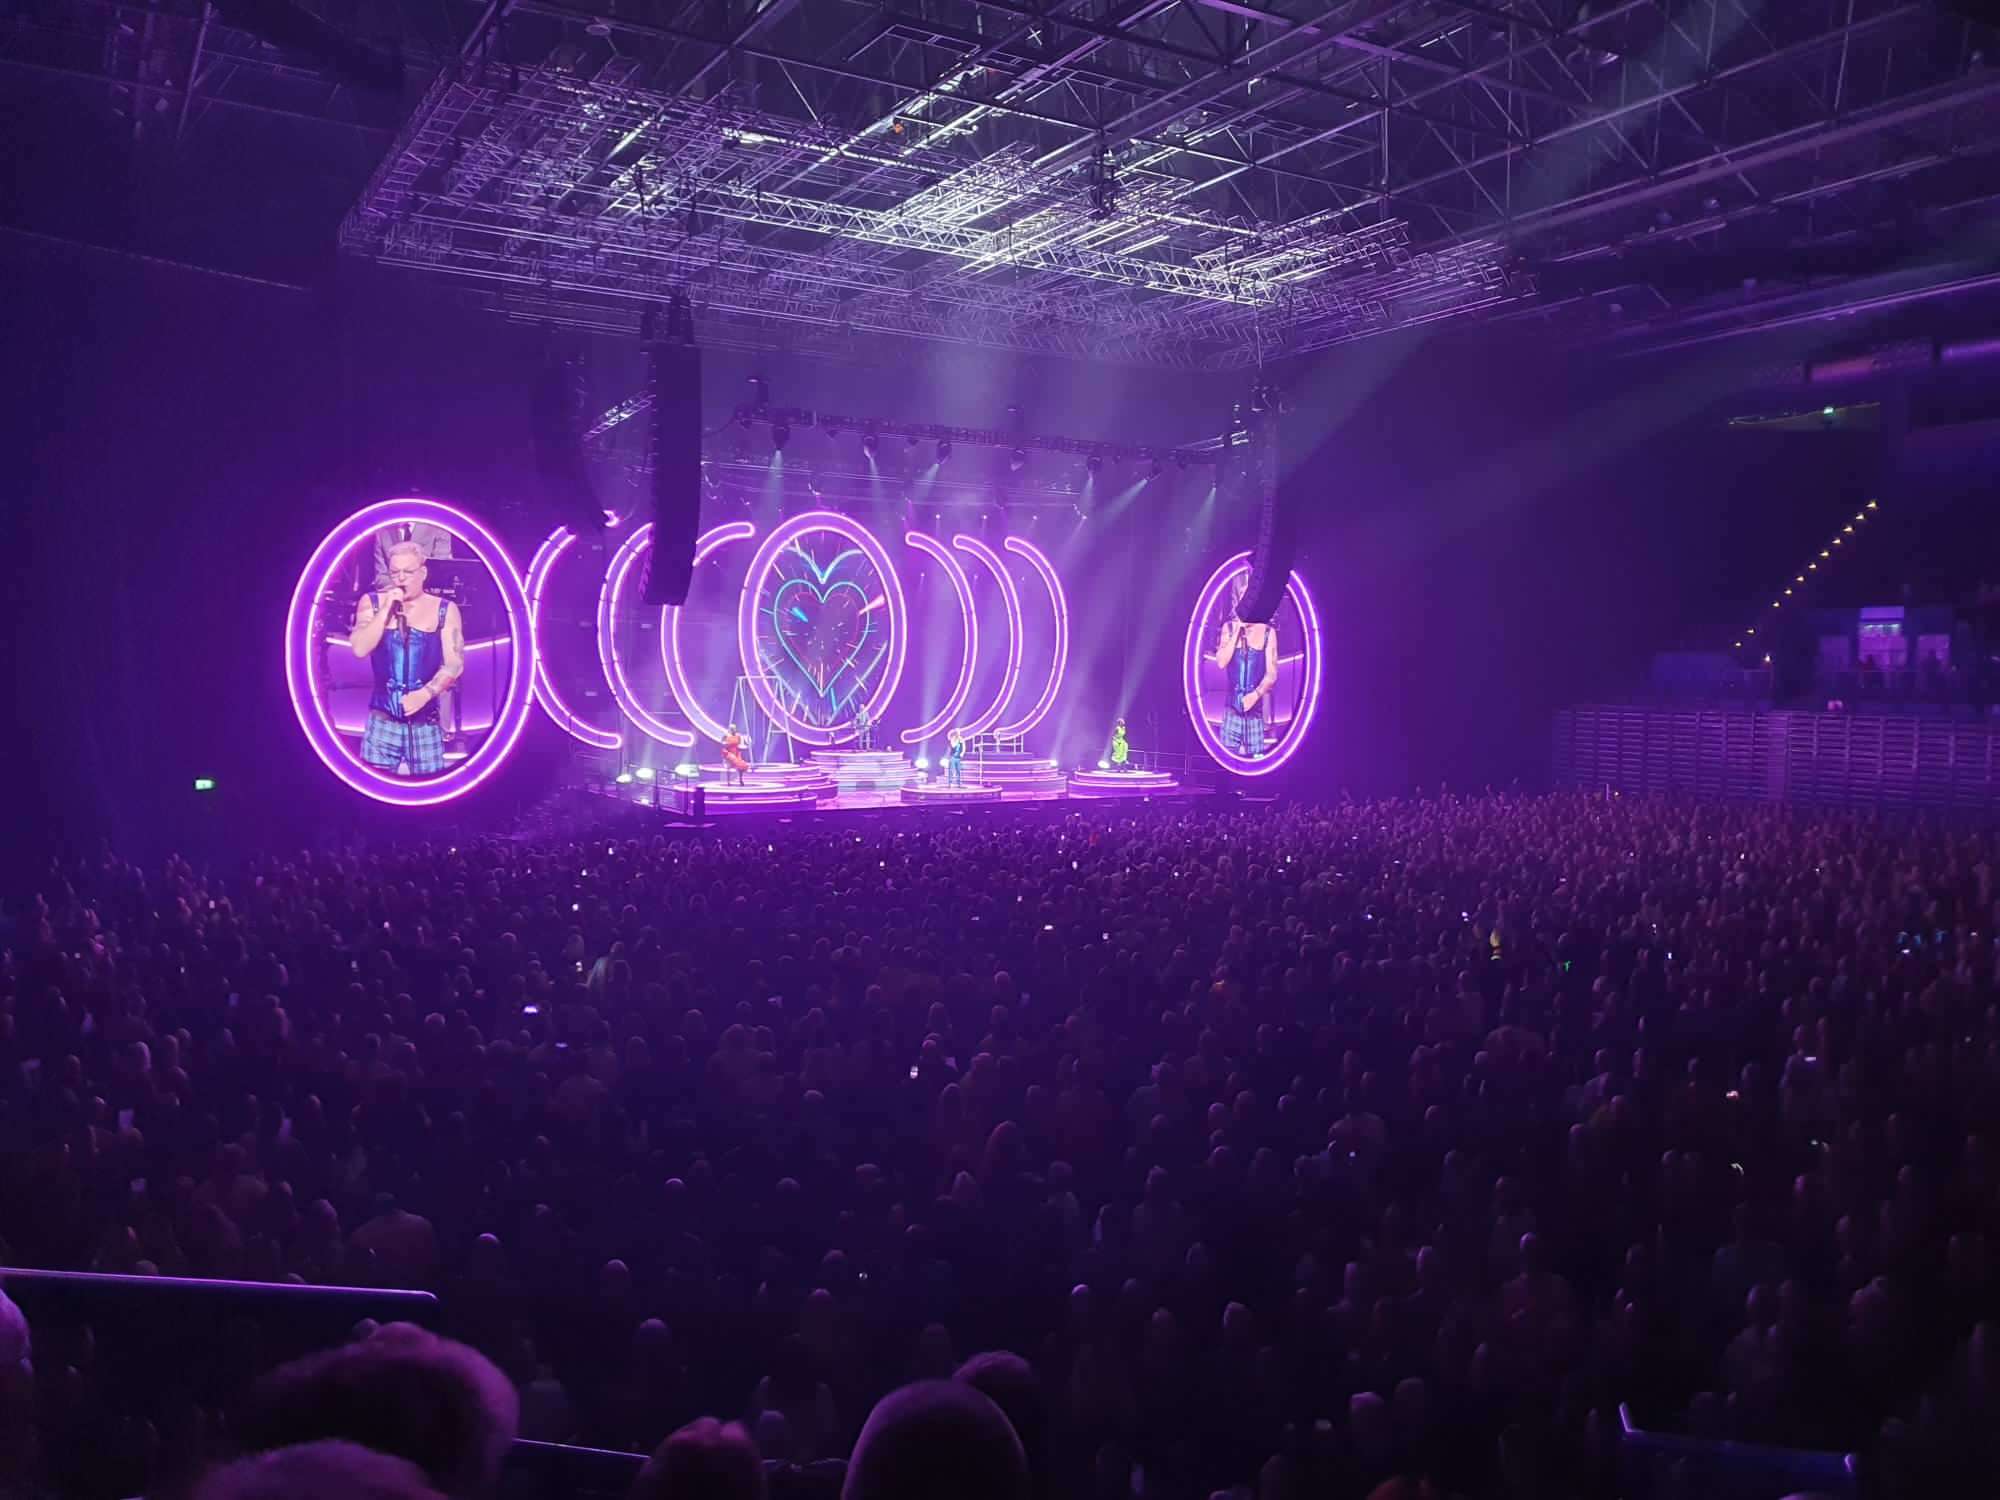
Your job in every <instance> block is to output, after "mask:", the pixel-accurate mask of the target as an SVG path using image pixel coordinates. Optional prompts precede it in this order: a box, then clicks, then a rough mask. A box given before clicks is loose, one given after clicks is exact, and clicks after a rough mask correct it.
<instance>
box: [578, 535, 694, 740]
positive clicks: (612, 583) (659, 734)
mask: <svg viewBox="0 0 2000 1500" xmlns="http://www.w3.org/2000/svg"><path fill="white" fill-rule="evenodd" d="M652 545H653V526H652V523H651V522H650V521H649V522H647V523H646V524H645V525H644V526H640V527H636V528H634V529H633V532H632V534H631V535H630V536H628V537H626V538H625V540H624V541H622V542H620V543H619V544H618V550H617V551H616V552H614V553H612V555H611V565H610V566H609V567H608V568H606V569H605V571H604V587H603V588H602V589H600V590H599V591H598V594H597V660H598V662H599V663H600V664H601V665H602V666H603V668H604V680H605V681H606V682H607V683H609V684H610V686H611V701H612V702H613V703H616V704H617V705H618V711H619V712H620V713H622V714H624V715H625V717H626V718H628V719H630V720H631V721H632V722H633V723H634V724H635V725H637V726H638V729H639V732H640V733H641V734H643V735H645V736H646V737H647V738H648V739H653V740H657V741H659V743H661V744H662V745H672V746H673V747H674V748H675V749H677V750H691V749H693V748H694V736H693V735H692V734H689V733H688V732H687V731H686V730H685V729H676V728H675V727H674V726H673V725H671V724H667V723H664V722H662V721H661V720H659V719H656V718H654V717H653V715H652V714H650V713H648V712H647V711H646V707H645V705H644V704H642V703H641V702H640V701H639V697H638V695H637V694H636V693H634V692H633V691H632V684H631V681H630V680H629V679H628V678H627V677H626V675H625V663H624V662H623V661H621V660H620V659H619V656H618V633H617V631H616V630H614V629H613V628H612V627H613V626H614V625H615V624H616V622H617V619H618V596H619V595H620V594H622V593H623V592H624V590H625V580H626V579H627V578H628V577H630V576H631V573H632V568H633V566H634V564H636V563H637V562H638V561H639V555H640V554H641V553H643V552H644V551H645V550H646V549H647V548H648V547H650V546H652Z"/></svg>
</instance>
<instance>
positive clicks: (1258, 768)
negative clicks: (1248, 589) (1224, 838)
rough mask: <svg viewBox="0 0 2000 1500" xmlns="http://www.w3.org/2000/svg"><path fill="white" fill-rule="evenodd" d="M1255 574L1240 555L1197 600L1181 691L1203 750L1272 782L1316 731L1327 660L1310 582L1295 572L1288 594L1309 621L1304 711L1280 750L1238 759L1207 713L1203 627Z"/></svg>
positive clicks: (1184, 655)
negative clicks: (1227, 594)
mask: <svg viewBox="0 0 2000 1500" xmlns="http://www.w3.org/2000/svg"><path fill="white" fill-rule="evenodd" d="M1249 571H1250V554H1249V553H1248V552H1239V553H1237V554H1236V556H1234V557H1232V558H1230V559H1229V560H1228V561H1227V562H1225V563H1223V564H1222V566H1221V567H1219V568H1217V569H1216V570H1215V571H1214V572H1213V573H1211V574H1210V575H1209V577H1208V582H1207V583H1205V584H1203V585H1202V588H1201V594H1200V597H1198V598H1197V599H1196V600H1195V605H1194V614H1193V615H1192V616H1190V617H1189V619H1188V631H1187V644H1186V645H1185V646H1184V647H1183V648H1182V650H1181V689H1182V692H1183V693H1184V694H1185V696H1186V698H1187V711H1188V718H1189V720H1190V721H1192V723H1193V724H1194V732H1195V735H1196V736H1197V737H1198V738H1199V739H1200V740H1201V743H1202V748H1203V749H1205V750H1207V751H1208V753H1209V754H1210V755H1212V756H1214V757H1215V760H1216V762H1217V764H1219V765H1221V766H1222V767H1223V768H1224V769H1225V770H1229V771H1234V772H1235V773H1236V774H1237V775H1239V776H1269V775H1270V774H1271V773H1272V772H1273V771H1275V770H1277V769H1278V768H1279V767H1280V766H1282V765H1283V764H1284V763H1285V762H1286V761H1288V760H1290V759H1291V758H1292V757H1293V756H1294V755H1296V754H1297V753H1298V749H1299V746H1300V745H1302V744H1304V743H1305V737H1306V731H1307V730H1308V729H1309V728H1310V727H1311V726H1312V717H1313V713H1314V711H1315V710H1316V709H1318V707H1319V691H1320V668H1321V665H1322V663H1323V662H1324V661H1325V659H1326V658H1325V655H1324V653H1323V652H1322V651H1321V649H1320V634H1319V611H1318V610H1317V609H1315V608H1314V607H1313V601H1312V595H1311V594H1310V593H1308V592H1307V591H1306V584H1305V580H1304V579H1303V578H1301V577H1299V575H1298V574H1297V573H1296V572H1294V573H1293V574H1292V575H1291V576H1290V577H1289V578H1287V579H1286V581H1285V593H1286V595H1287V596H1289V597H1290V598H1291V600H1292V602H1293V603H1295V604H1297V605H1298V607H1299V618H1300V619H1302V620H1304V621H1305V627H1306V639H1305V642H1304V651H1305V658H1306V659H1305V663H1304V666H1303V670H1304V672H1305V674H1306V688H1305V692H1304V693H1303V694H1302V695H1301V696H1300V698H1299V706H1298V711H1297V712H1296V713H1294V714H1293V715H1292V721H1291V727H1290V728H1289V729H1288V730H1287V731H1286V733H1285V737H1284V738H1283V739H1282V740H1280V741H1279V742H1278V747H1277V749H1275V750H1273V751H1272V752H1271V753H1270V754H1269V755H1266V756H1264V757H1263V758H1261V759H1259V760H1252V759H1251V758H1250V757H1248V756H1247V755H1238V754H1237V753H1236V752H1235V751H1233V750H1231V749H1230V748H1229V747H1228V746H1227V745H1225V744H1223V743H1222V737H1221V736H1220V735H1219V734H1217V733H1216V732H1215V726H1214V725H1212V724H1210V723H1209V722H1208V716H1207V715H1205V714H1204V713H1203V712H1202V711H1201V669H1202V664H1203V662H1204V661H1205V660H1206V654H1205V653H1204V652H1203V650H1202V646H1203V635H1202V626H1203V625H1204V624H1205V623H1207V620H1208V613H1209V611H1210V610H1212V609H1213V608H1215V606H1216V604H1217V603H1219V602H1220V600H1221V598H1222V595H1223V591H1224V590H1225V589H1227V588H1228V587H1229V586H1230V584H1232V583H1233V582H1235V580H1236V575H1237V574H1239V573H1247V572H1249Z"/></svg>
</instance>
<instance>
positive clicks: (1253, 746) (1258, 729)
mask: <svg viewBox="0 0 2000 1500" xmlns="http://www.w3.org/2000/svg"><path fill="white" fill-rule="evenodd" d="M1222 747H1223V748H1224V749H1225V750H1228V751H1230V752H1231V753H1232V754H1235V755H1241V756H1245V757H1247V758H1251V759H1254V758H1255V757H1257V756H1259V755H1262V754H1263V753H1264V716H1263V715H1262V714H1259V713H1248V714H1246V713H1239V712H1237V710H1235V709H1233V708H1228V709H1224V710H1223V712H1222Z"/></svg>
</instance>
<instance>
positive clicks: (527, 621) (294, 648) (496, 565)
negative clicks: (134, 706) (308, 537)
mask: <svg viewBox="0 0 2000 1500" xmlns="http://www.w3.org/2000/svg"><path fill="white" fill-rule="evenodd" d="M406 523H407V524H410V525H419V524H421V525H429V526H442V527H444V528H445V529H446V530H447V531H449V532H451V533H452V535H453V536H454V537H455V538H459V539H462V540H464V541H465V542H466V543H467V544H468V545H469V546H470V547H471V549H472V553H473V556H474V557H476V558H478V559H479V561H480V562H482V563H484V564H485V566H486V570H487V571H488V572H489V573H491V574H492V575H493V579H494V582H495V584H496V585H497V586H498V588H499V592H500V603H501V606H502V608H503V609H504V610H505V612H506V616H507V635H508V638H509V640H510V641H511V643H512V652H511V655H510V657H509V661H508V673H507V691H506V693H505V695H504V696H503V697H502V698H501V701H500V707H499V709H498V710H497V711H496V712H495V714H494V716H493V728H492V730H491V732H490V733H489V734H488V735H487V736H486V738H485V739H484V740H483V741H481V742H480V745H479V747H478V748H477V749H476V750H474V751H473V752H472V754H470V755H469V756H467V757H466V758H465V759H464V760H462V761H460V762H459V763H458V764H457V765H455V766H453V767H451V768H450V769H449V770H445V771H441V772H439V773H438V774H437V775H435V776H423V777H409V776H397V775H394V774H393V773H391V772H388V771H383V770H381V769H379V768H377V767H375V766H371V765H369V764H368V763H367V762H365V761H363V760H362V759H361V757H360V756H359V755H358V754H356V753H355V752H354V751H353V750H351V749H349V748H348V745H347V743H346V740H345V738H344V737H343V736H342V735H341V734H340V733H339V732H338V731H337V730H336V729H335V728H334V724H333V719H332V716H331V715H330V714H329V713H328V712H327V707H326V684H325V683H323V682H321V681H320V662H319V655H320V646H319V644H318V643H317V642H315V640H314V636H313V618H314V616H315V615H316V614H317V613H318V610H319V603H320V600H321V599H323V598H327V597H329V596H330V595H332V594H333V592H334V586H335V585H334V580H335V575H336V574H337V573H338V572H339V570H340V566H341V564H342V562H343V561H345V559H346V556H347V554H348V552H349V551H350V550H351V549H352V548H354V547H355V546H357V545H359V544H360V543H362V542H364V541H366V540H368V539H369V538H370V537H372V536H373V535H374V534H375V533H376V532H378V531H380V530H381V529H383V528H384V527H387V526H401V525H404V524H406ZM534 628H535V627H534V619H533V611H531V610H530V609H529V607H528V596H527V593H526V591H525V590H524V589H523V588H522V586H521V575H520V573H519V572H518V571H517V570H516V569H515V567H514V562H513V559H512V558H510V557H509V556H508V555H507V549H506V548H505V547H503V546H501V544H500V540H499V538H497V537H496V536H494V535H493V533H492V532H490V531H488V530H487V529H486V528H485V527H484V526H482V525H481V524H480V523H479V522H477V521H475V520H474V519H473V518H472V517H471V516H469V515H467V514H466V513H465V512H464V511H462V510H459V509H457V508H455V507H453V506H449V505H444V504H441V503H440V502H438V501H436V500H416V499H406V500H385V501H382V502H381V503H380V504H377V505H370V506H367V507H365V508H363V509H361V510H358V511H356V512H355V513H354V514H353V515H351V516H349V517H348V518H347V519H346V520H345V521H342V522H341V523H340V524H339V525H338V526H336V527H334V528H333V530H332V531H330V532H328V533H327V534H326V536H325V538H324V539H323V540H322V541H321V542H320V544H319V546H318V547H317V548H316V549H315V550H314V552H313V555H312V557H311V559H310V560H309V561H308V562H307V563H306V566H305V569H304V571H302V572H301V573H300V574H299V581H298V584H297V586H296V587H295V588H294V589H293V590H292V603H291V608H290V609H289V610H288V611H287V612H286V615H285V686H286V688H287V689H288V690H289V692H290V695H291V700H292V712H293V713H294V714H296V715H297V716H298V721H299V727H300V728H301V729H303V730H304V731H305V735H306V740H307V742H308V743H309V744H311V746H312V748H313V753H314V754H316V755H317V756H319V758H320V760H321V761H322V762H323V763H324V764H325V765H326V768H327V769H328V770H329V771H331V772H333V774H334V775H336V776H338V777H339V778H340V779H341V780H342V781H344V782H346V783H347V784H348V785H349V786H350V787H352V788H353V789H354V790H355V791H357V792H360V793H361V794H362V795H363V796H367V797H373V798H374V799H375V800H376V801H378V802H386V803H389V804H391V805H392V806H396V807H431V806H435V805H436V804H438V803H440V802H449V801H451V800H452V799H453V798H455V797H462V796H464V795H465V794H466V793H467V792H469V791H471V790H472V789H473V788H474V787H476V786H478V785H479V784H480V783H481V782H483V781H485V780H486V778H487V777H489V776H491V775H492V774H493V773H494V772H495V771H497V770H498V769H499V768H500V766H501V765H502V763H503V762H505V761H506V759H507V756H508V755H509V754H510V753H511V752H512V750H513V748H514V743H515V741H517V740H519V739H520V737H521V730H522V729H523V727H525V726H526V724H527V722H528V711H529V710H530V709H531V708H532V707H533V706H534V660H535V636H534Z"/></svg>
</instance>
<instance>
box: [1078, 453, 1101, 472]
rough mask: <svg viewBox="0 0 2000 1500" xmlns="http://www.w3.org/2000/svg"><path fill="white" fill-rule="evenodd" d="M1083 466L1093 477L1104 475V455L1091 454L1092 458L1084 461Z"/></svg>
mask: <svg viewBox="0 0 2000 1500" xmlns="http://www.w3.org/2000/svg"><path fill="white" fill-rule="evenodd" d="M1083 466H1084V468H1086V469H1088V470H1089V471H1090V472H1091V473H1092V474H1093V475H1095V474H1102V473H1103V472H1104V455H1103V454H1101V453H1093V454H1091V455H1090V457H1088V458H1086V459H1085V460H1084V461H1083Z"/></svg>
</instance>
